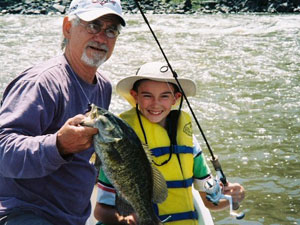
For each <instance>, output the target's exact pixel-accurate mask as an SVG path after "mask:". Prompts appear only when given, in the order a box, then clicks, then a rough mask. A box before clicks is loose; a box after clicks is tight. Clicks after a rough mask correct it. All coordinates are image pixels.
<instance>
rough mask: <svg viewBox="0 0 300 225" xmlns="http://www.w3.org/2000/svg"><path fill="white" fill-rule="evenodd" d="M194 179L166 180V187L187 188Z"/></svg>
mask: <svg viewBox="0 0 300 225" xmlns="http://www.w3.org/2000/svg"><path fill="white" fill-rule="evenodd" d="M193 181H194V179H193V178H189V179H186V180H174V181H167V187H168V188H188V187H190V186H192V184H193Z"/></svg>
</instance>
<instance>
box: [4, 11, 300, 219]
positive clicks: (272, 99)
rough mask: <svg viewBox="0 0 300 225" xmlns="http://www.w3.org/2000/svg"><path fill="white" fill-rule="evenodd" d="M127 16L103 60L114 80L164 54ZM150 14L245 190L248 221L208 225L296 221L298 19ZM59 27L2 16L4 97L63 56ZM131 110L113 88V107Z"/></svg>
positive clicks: (228, 169)
mask: <svg viewBox="0 0 300 225" xmlns="http://www.w3.org/2000/svg"><path fill="white" fill-rule="evenodd" d="M125 17H126V19H127V27H126V28H125V29H123V31H122V33H121V35H120V36H119V40H118V42H117V44H116V47H115V52H114V54H113V56H112V57H111V58H110V60H109V61H108V62H106V64H105V65H103V69H105V70H106V71H108V72H109V73H110V78H111V80H112V82H113V84H114V85H115V84H116V82H117V81H118V79H120V78H121V77H124V76H129V75H133V74H135V71H136V69H137V68H138V67H139V66H140V65H141V64H143V63H145V62H148V61H151V60H163V57H162V54H161V53H160V51H159V48H158V47H157V45H156V43H155V41H154V39H153V37H152V36H151V33H150V32H149V30H148V27H147V25H146V24H145V23H144V21H143V19H142V17H141V15H125ZM147 17H148V19H149V21H150V24H151V26H152V28H153V30H154V31H155V33H156V35H157V37H158V39H159V41H160V42H161V46H162V48H163V49H164V51H165V53H166V55H167V57H168V59H169V61H170V63H171V65H172V67H173V69H174V70H175V71H176V72H177V74H178V76H180V77H188V78H192V79H193V80H194V81H195V82H196V83H197V87H198V90H197V95H196V97H193V98H190V99H189V100H190V103H191V105H192V107H193V109H194V112H195V114H196V116H197V119H198V121H199V123H200V124H201V127H202V129H203V130H204V133H205V135H206V138H207V139H208V142H209V143H210V145H211V147H212V148H213V150H214V152H215V154H217V155H218V156H219V159H220V162H221V164H222V167H223V170H224V172H225V174H226V176H227V178H228V179H229V180H230V181H231V182H239V183H241V184H242V185H243V186H244V187H245V189H246V198H245V200H244V201H243V203H242V205H241V207H240V210H241V211H244V212H245V213H246V216H245V218H244V219H243V220H235V219H233V218H231V217H230V216H229V210H225V211H222V212H213V213H212V215H213V218H214V221H215V224H245V225H246V224H247V225H248V224H251V225H252V224H253V225H260V224H264V225H269V224H274V225H275V224H276V225H277V224H300V212H299V211H300V177H299V174H300V164H299V160H300V154H299V144H300V96H299V94H300V15H249V14H246V15H219V14H217V15H147ZM61 23H62V17H61V16H20V15H5V16H0V63H1V66H0V67H1V70H0V95H1V96H2V93H3V90H4V88H5V87H6V85H7V84H8V82H10V81H11V80H12V79H13V78H14V77H15V76H17V75H18V74H19V73H20V72H21V71H23V70H24V69H26V68H27V67H29V66H31V65H32V64H36V63H37V62H39V61H43V60H46V59H48V58H50V57H52V56H54V55H57V54H60V53H61V50H60V42H61ZM128 108H129V105H128V104H127V103H126V102H125V101H124V100H122V99H121V98H120V97H118V96H117V95H115V92H114V97H113V100H112V104H111V108H110V109H111V111H113V112H115V113H120V112H121V111H123V110H124V109H128ZM184 108H186V104H185V105H184ZM187 110H188V109H187ZM194 127H195V129H194V130H195V133H196V135H197V137H198V139H199V141H200V143H201V144H202V148H203V151H204V152H205V153H206V155H207V156H209V152H208V150H207V147H206V145H205V144H204V141H203V138H202V137H201V135H200V132H199V131H198V129H197V128H196V126H195V125H194ZM211 168H212V167H211Z"/></svg>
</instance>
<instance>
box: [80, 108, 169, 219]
mask: <svg viewBox="0 0 300 225" xmlns="http://www.w3.org/2000/svg"><path fill="white" fill-rule="evenodd" d="M82 124H83V125H85V126H92V127H95V128H98V129H99V132H98V134H96V135H95V136H94V147H95V151H96V154H97V155H98V156H99V158H100V161H101V168H102V169H103V171H104V172H105V175H106V176H107V178H108V179H109V181H110V182H111V183H112V185H113V186H114V187H115V189H116V191H117V195H118V198H117V199H119V197H120V199H121V202H119V201H117V202H116V207H117V209H118V210H119V211H121V210H123V209H122V207H121V205H120V207H119V206H118V204H121V203H122V199H125V200H126V201H127V203H128V204H129V205H130V206H131V207H132V208H133V211H134V212H135V213H136V215H137V217H138V222H139V225H160V224H163V223H162V222H161V221H160V220H159V219H158V217H157V216H156V215H155V212H154V209H153V206H152V204H153V203H152V199H153V185H154V181H153V179H152V177H153V176H152V173H153V169H152V167H151V163H150V161H149V158H148V156H147V155H146V153H145V150H144V149H143V146H142V144H141V141H140V140H139V138H138V137H137V135H136V133H135V132H134V130H133V129H132V128H131V127H130V126H129V125H128V124H127V123H126V122H125V121H124V120H122V119H120V118H119V117H116V116H115V115H114V114H112V113H110V112H108V111H107V110H105V109H102V108H99V107H96V106H94V105H93V106H92V109H91V112H90V113H89V116H88V118H87V119H86V120H85V121H84V122H83V123H82ZM162 189H163V191H166V192H167V188H166V186H165V187H163V188H162ZM165 198H166V195H165V196H164V199H165ZM164 199H163V200H164ZM123 203H124V205H126V202H123ZM120 213H121V214H122V212H120Z"/></svg>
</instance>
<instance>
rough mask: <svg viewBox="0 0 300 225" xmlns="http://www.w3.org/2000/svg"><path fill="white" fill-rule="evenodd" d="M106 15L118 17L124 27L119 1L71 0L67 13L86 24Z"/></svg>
mask: <svg viewBox="0 0 300 225" xmlns="http://www.w3.org/2000/svg"><path fill="white" fill-rule="evenodd" d="M107 14H113V15H116V16H118V17H119V18H120V20H121V24H122V26H125V25H126V23H125V20H124V18H123V16H122V7H121V3H120V0H73V1H72V2H71V4H70V8H69V12H68V15H76V16H78V17H79V18H80V19H82V20H84V21H86V22H90V21H92V20H95V19H97V18H99V17H101V16H104V15H107Z"/></svg>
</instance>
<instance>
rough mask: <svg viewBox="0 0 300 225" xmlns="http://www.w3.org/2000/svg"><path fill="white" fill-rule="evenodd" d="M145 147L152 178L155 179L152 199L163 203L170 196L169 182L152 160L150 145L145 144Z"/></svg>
mask: <svg viewBox="0 0 300 225" xmlns="http://www.w3.org/2000/svg"><path fill="white" fill-rule="evenodd" d="M143 148H144V150H145V153H146V155H147V157H148V160H149V163H150V164H151V168H152V178H153V179H152V180H153V196H152V201H153V202H154V203H162V202H163V201H165V200H166V198H167V196H168V188H167V183H166V180H165V178H164V176H163V175H162V174H161V172H160V171H159V170H158V169H157V168H156V167H155V165H154V164H153V162H152V155H151V152H150V151H149V147H148V145H147V144H143Z"/></svg>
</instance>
